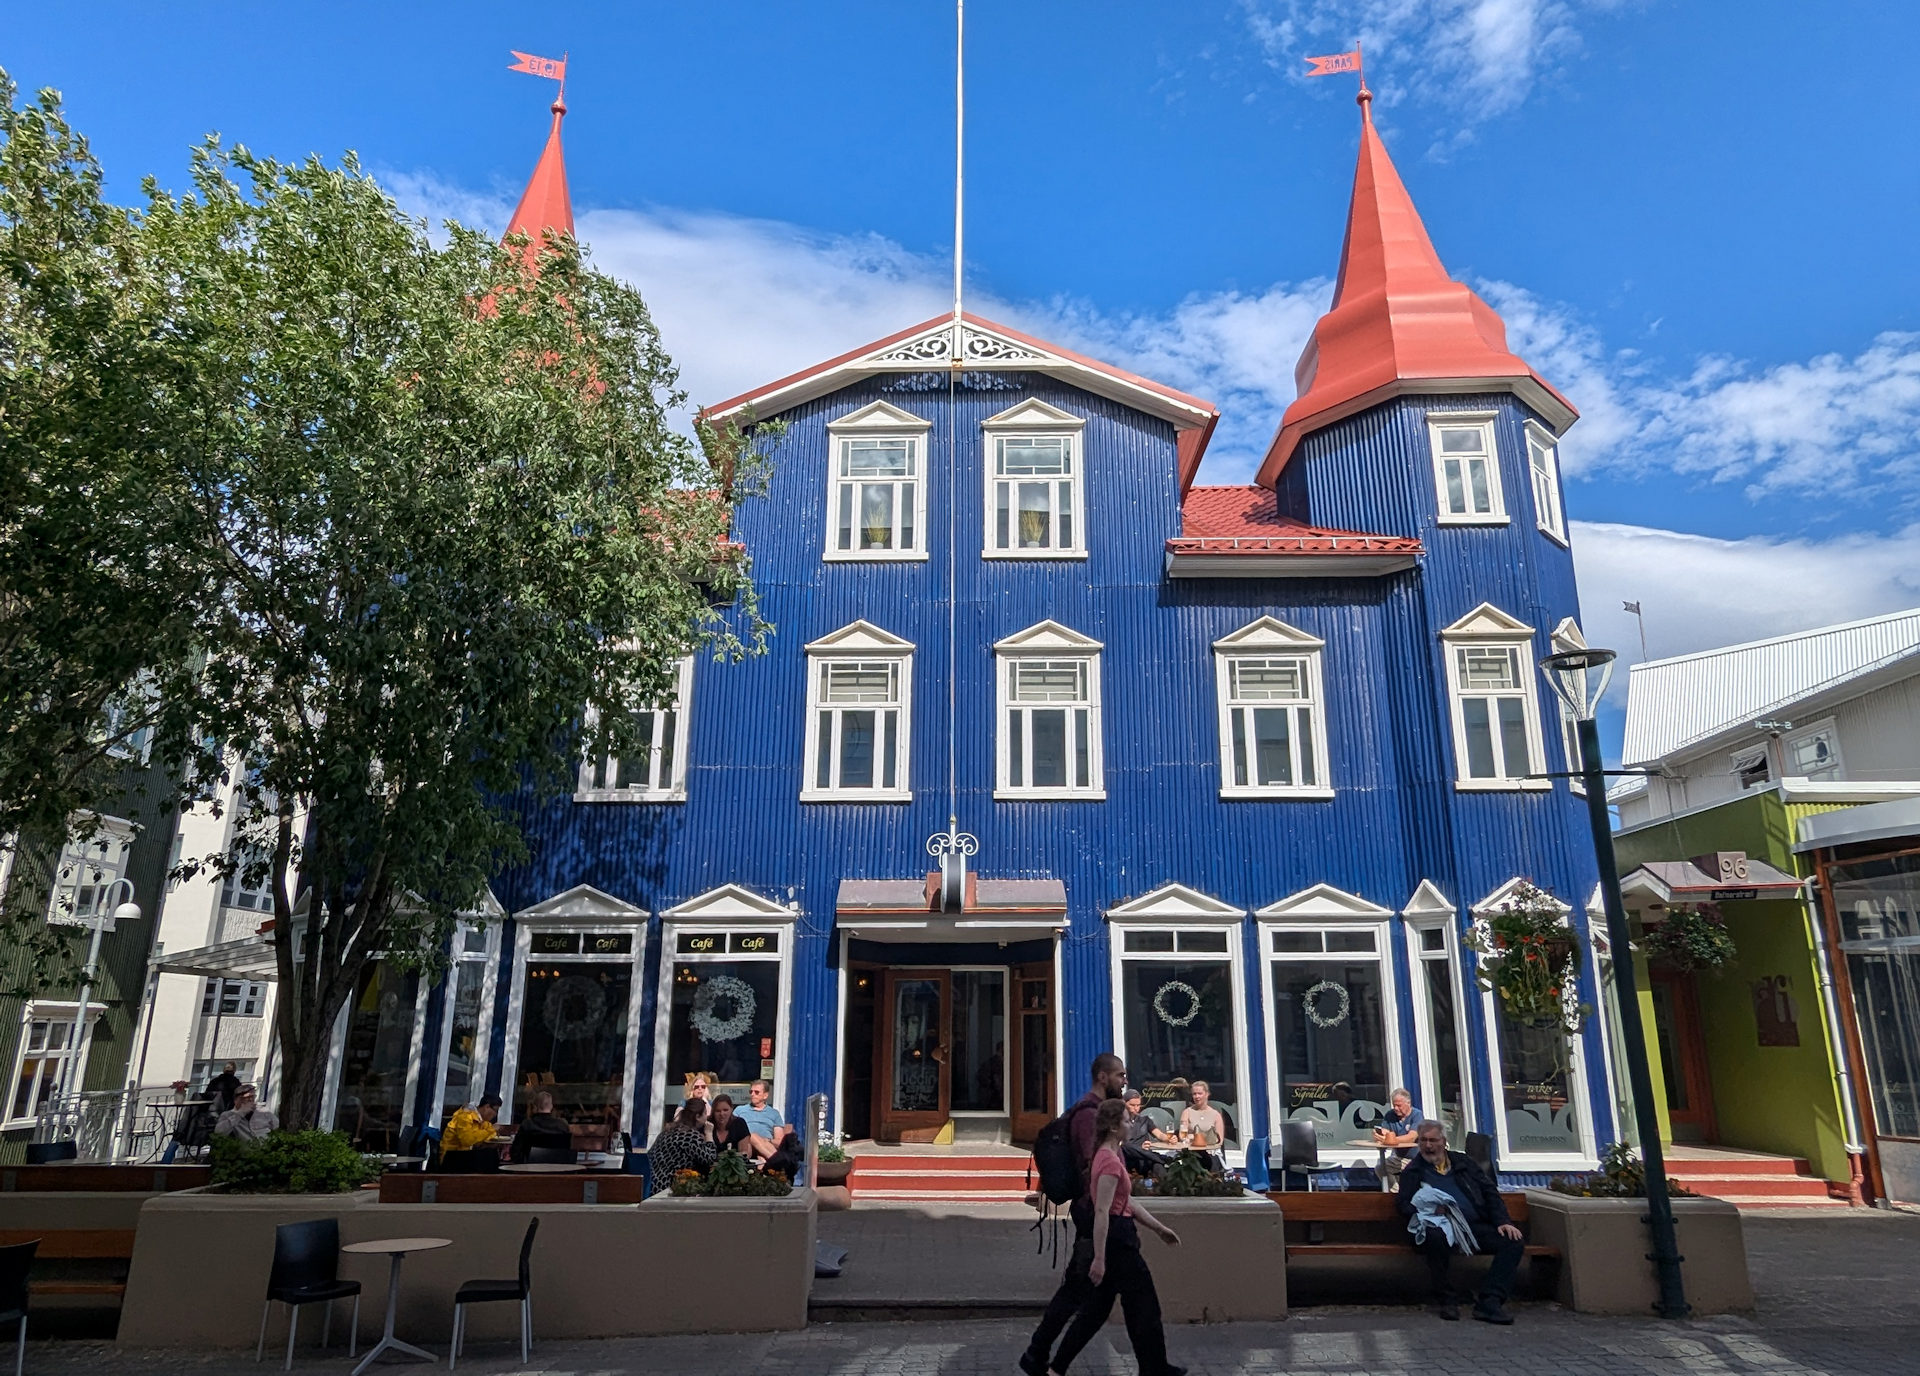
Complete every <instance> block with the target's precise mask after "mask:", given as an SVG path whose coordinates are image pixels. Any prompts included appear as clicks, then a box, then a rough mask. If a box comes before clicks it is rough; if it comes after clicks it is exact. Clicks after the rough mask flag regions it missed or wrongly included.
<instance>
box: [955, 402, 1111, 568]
mask: <svg viewBox="0 0 1920 1376" xmlns="http://www.w3.org/2000/svg"><path fill="white" fill-rule="evenodd" d="M1086 425H1087V422H1086V418H1085V417H1084V416H1076V415H1073V414H1072V413H1071V412H1068V411H1063V410H1061V409H1060V408H1059V407H1057V406H1049V405H1047V403H1046V402H1044V401H1040V400H1038V399H1029V400H1027V401H1023V402H1021V403H1020V404H1019V405H1017V406H1013V407H1010V408H1008V409H1007V410H1005V411H1002V412H1000V414H999V415H997V416H991V417H989V418H988V419H986V420H984V421H982V422H981V424H980V429H981V431H982V432H983V439H982V444H981V455H982V462H981V465H980V467H981V470H982V472H983V474H984V476H985V480H986V493H985V497H986V502H985V508H986V530H985V533H984V536H983V538H982V540H981V543H980V553H981V557H982V558H986V559H1084V558H1086V557H1087V480H1086V468H1087V464H1086V444H1085V442H1084V441H1085V431H1086ZM1022 439H1059V440H1060V441H1061V442H1062V443H1063V444H1064V445H1065V447H1066V464H1067V473H1066V476H1065V477H1054V478H1046V479H1044V481H1046V482H1047V483H1048V484H1049V486H1050V487H1052V488H1053V492H1052V494H1051V495H1050V499H1049V502H1048V512H1049V515H1048V521H1049V523H1050V532H1049V533H1050V539H1052V540H1054V541H1055V543H1050V544H1049V545H1048V546H1047V547H1046V548H1044V549H1031V548H1022V547H1021V546H1019V545H1015V544H1011V543H1009V544H1008V545H1005V546H1003V545H1001V544H1000V526H999V510H1000V507H999V500H1000V486H1001V484H1002V483H1008V484H1017V482H1018V479H1019V475H1017V474H1016V475H1013V476H1012V477H1010V478H1009V477H1002V475H1001V473H1000V461H1001V458H1000V456H1001V449H1002V447H1003V445H1004V444H1005V443H1006V442H1007V441H1009V440H1022ZM1062 486H1064V487H1065V488H1066V490H1067V500H1068V502H1069V503H1070V504H1071V509H1070V510H1069V511H1068V513H1067V522H1068V530H1067V540H1066V542H1065V543H1064V544H1062V543H1058V542H1057V541H1058V536H1059V527H1060V499H1059V488H1060V487H1062ZM1009 501H1010V503H1011V502H1012V497H1011V495H1010V497H1009ZM1017 513H1018V508H1017V505H1010V506H1009V516H1008V520H1009V524H1008V530H1007V538H1008V540H1009V541H1012V540H1013V539H1014V532H1013V526H1012V522H1013V521H1014V520H1015V519H1017Z"/></svg>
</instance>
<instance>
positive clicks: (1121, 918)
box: [1107, 884, 1247, 922]
mask: <svg viewBox="0 0 1920 1376" xmlns="http://www.w3.org/2000/svg"><path fill="white" fill-rule="evenodd" d="M1246 915H1247V914H1246V909H1245V908H1236V907H1234V906H1233V905H1232V904H1230V903H1223V902H1221V901H1220V900H1219V899H1217V898H1215V897H1213V896H1212V895H1211V894H1205V893H1201V892H1200V890H1198V889H1190V888H1188V887H1187V886H1186V885H1185V884H1162V885H1161V886H1160V887H1159V888H1157V889H1153V890H1151V891H1150V892H1147V893H1144V894H1142V895H1140V897H1138V898H1130V899H1128V900H1127V901H1126V902H1125V903H1117V904H1115V905H1114V906H1113V907H1111V908H1108V909H1107V921H1109V922H1126V921H1154V922H1193V921H1200V922H1229V921H1230V922H1238V921H1239V920H1240V919H1241V918H1243V917H1245V916H1246Z"/></svg>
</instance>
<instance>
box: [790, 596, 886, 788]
mask: <svg viewBox="0 0 1920 1376" xmlns="http://www.w3.org/2000/svg"><path fill="white" fill-rule="evenodd" d="M805 648H806V652H807V658H806V663H807V697H806V702H807V717H806V727H805V730H804V731H803V732H802V735H801V741H802V744H801V755H800V801H801V802H803V803H904V802H909V801H911V800H912V798H913V776H912V769H911V765H912V759H913V749H912V746H913V648H914V647H913V642H912V641H910V640H902V639H901V638H900V637H899V636H897V635H894V634H893V633H892V632H890V631H884V630H882V629H881V628H880V627H878V626H876V625H874V624H873V623H872V622H871V621H855V622H853V623H852V624H850V625H847V626H842V627H841V628H840V629H839V630H837V631H834V632H833V633H832V634H830V635H824V636H822V637H820V639H818V640H815V641H811V642H809V643H808V644H807V646H806V647H805ZM847 664H875V665H880V664H884V665H886V666H888V667H889V668H891V669H892V671H893V674H894V685H895V697H894V701H893V703H892V704H891V705H889V704H886V703H882V702H875V703H866V704H860V703H848V704H844V705H836V704H833V703H829V702H823V701H822V691H823V688H824V685H825V680H826V677H827V675H828V674H829V673H830V672H831V670H832V668H833V667H835V666H839V665H847ZM866 707H871V708H873V709H874V712H875V715H876V717H877V716H878V715H879V714H880V713H881V712H882V711H891V712H893V713H894V714H895V717H896V719H897V726H896V728H895V729H896V737H895V741H894V756H895V758H894V783H893V787H891V788H887V787H885V786H884V785H883V784H882V783H881V782H880V781H881V780H883V779H885V777H886V770H885V763H884V760H883V759H882V752H883V749H884V744H883V742H884V735H883V734H882V733H881V732H880V730H879V726H878V723H877V722H876V736H877V737H878V738H877V739H876V740H875V742H874V752H873V754H874V779H875V783H874V785H873V786H872V787H871V788H851V787H845V786H843V785H841V784H840V782H839V770H840V752H839V749H838V746H839V735H840V729H841V717H842V714H843V713H844V712H845V711H846V710H849V709H852V710H863V709H864V708H866ZM823 713H824V714H828V715H830V716H831V717H832V723H831V729H832V731H833V735H834V739H833V740H832V741H831V742H829V744H830V745H831V746H832V747H833V749H832V753H831V756H830V759H831V764H830V766H829V781H828V784H827V786H826V787H825V788H822V787H820V785H819V777H820V775H819V767H820V747H821V740H820V726H821V722H820V718H821V715H822V714H823Z"/></svg>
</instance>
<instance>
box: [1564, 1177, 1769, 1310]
mask: <svg viewBox="0 0 1920 1376" xmlns="http://www.w3.org/2000/svg"><path fill="white" fill-rule="evenodd" d="M1527 1200H1528V1203H1529V1205H1530V1206H1531V1211H1532V1217H1531V1219H1530V1227H1531V1241H1533V1242H1536V1243H1540V1244H1543V1245H1545V1246H1549V1247H1558V1248H1559V1249H1560V1293H1559V1299H1560V1302H1561V1303H1562V1304H1565V1305H1568V1306H1570V1307H1572V1308H1573V1309H1576V1310H1579V1311H1580V1312H1581V1313H1583V1314H1647V1313H1650V1312H1651V1311H1652V1309H1653V1306H1654V1303H1655V1301H1656V1300H1657V1299H1658V1298H1659V1284H1658V1281H1657V1280H1656V1278H1655V1274H1654V1267H1653V1263H1652V1262H1651V1261H1649V1260H1648V1259H1647V1254H1648V1253H1649V1252H1651V1251H1652V1250H1653V1242H1652V1239H1651V1237H1650V1235H1649V1234H1648V1232H1647V1225H1646V1223H1645V1222H1644V1221H1643V1220H1644V1218H1645V1217H1646V1211H1647V1201H1646V1200H1644V1199H1581V1198H1577V1197H1575V1196H1573V1195H1564V1194H1555V1193H1554V1192H1552V1191H1551V1190H1528V1191H1527ZM1673 1218H1674V1231H1675V1233H1676V1234H1677V1235H1678V1237H1679V1239H1680V1255H1681V1256H1682V1257H1683V1258H1685V1260H1684V1261H1682V1262H1681V1264H1680V1270H1681V1275H1682V1277H1683V1279H1684V1281H1685V1284H1686V1291H1687V1301H1688V1303H1689V1304H1691V1305H1692V1306H1693V1312H1694V1314H1695V1315H1704V1314H1725V1313H1728V1312H1731V1311H1735V1310H1745V1309H1751V1308H1753V1283H1752V1281H1751V1280H1750V1279H1749V1278H1748V1276H1747V1247H1746V1241H1745V1238H1744V1236H1743V1235H1742V1233H1741V1228H1740V1212H1739V1210H1737V1209H1736V1208H1734V1206H1733V1205H1731V1204H1729V1203H1727V1202H1726V1201H1725V1200H1721V1199H1676V1200H1674V1201H1673Z"/></svg>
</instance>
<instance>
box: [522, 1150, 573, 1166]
mask: <svg viewBox="0 0 1920 1376" xmlns="http://www.w3.org/2000/svg"><path fill="white" fill-rule="evenodd" d="M579 1160H580V1157H579V1155H578V1154H577V1153H576V1152H575V1151H574V1149H573V1148H572V1147H529V1148H527V1164H528V1165H529V1166H571V1165H574V1164H575V1163H577V1162H578V1161H579Z"/></svg>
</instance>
